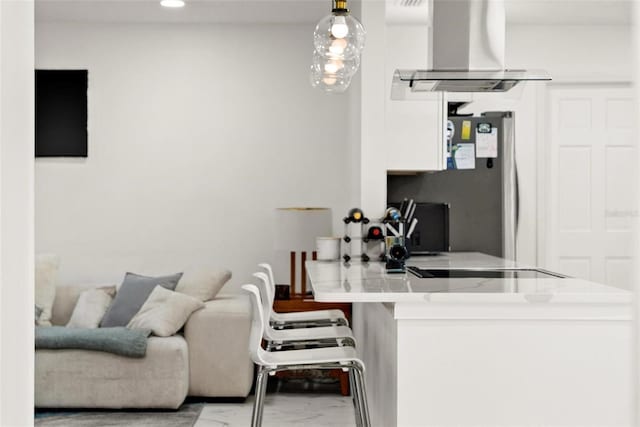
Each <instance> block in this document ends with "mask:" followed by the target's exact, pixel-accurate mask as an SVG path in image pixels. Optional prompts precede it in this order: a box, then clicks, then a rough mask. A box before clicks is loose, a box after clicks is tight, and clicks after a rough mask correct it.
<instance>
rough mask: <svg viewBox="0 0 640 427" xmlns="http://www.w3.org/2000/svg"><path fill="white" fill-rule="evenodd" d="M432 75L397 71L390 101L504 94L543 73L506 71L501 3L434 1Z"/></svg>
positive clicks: (497, 0)
mask: <svg viewBox="0 0 640 427" xmlns="http://www.w3.org/2000/svg"><path fill="white" fill-rule="evenodd" d="M432 17H433V19H432V25H431V38H430V42H431V44H432V47H431V63H432V64H433V69H431V70H396V71H395V73H394V76H393V83H392V91H391V98H392V99H404V98H405V97H406V96H407V94H408V93H411V92H433V91H444V92H505V91H508V90H509V89H511V88H512V87H514V86H515V85H517V84H518V83H519V82H522V81H547V80H551V78H550V76H549V74H548V73H547V72H545V71H542V70H529V71H526V70H505V67H504V47H505V27H506V20H505V9H504V0H433V13H432Z"/></svg>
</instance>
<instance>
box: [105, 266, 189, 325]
mask: <svg viewBox="0 0 640 427" xmlns="http://www.w3.org/2000/svg"><path fill="white" fill-rule="evenodd" d="M181 277H182V273H176V274H172V275H171V276H163V277H147V276H140V275H138V274H134V273H127V274H126V275H125V277H124V281H123V282H122V286H120V289H119V290H118V293H117V294H116V297H115V299H114V300H113V302H112V303H111V306H110V307H109V310H107V313H106V314H105V315H104V317H103V318H102V322H101V323H100V326H102V327H103V328H109V327H114V326H127V324H128V323H129V322H130V321H131V319H132V318H133V316H135V315H136V313H137V312H138V311H140V308H141V307H142V305H143V304H144V302H145V301H146V300H147V298H148V297H149V295H150V294H151V292H152V291H153V289H154V288H155V287H156V286H158V285H160V286H162V287H163V288H167V289H169V290H171V291H172V290H174V289H175V288H176V285H177V284H178V281H179V280H180V278H181Z"/></svg>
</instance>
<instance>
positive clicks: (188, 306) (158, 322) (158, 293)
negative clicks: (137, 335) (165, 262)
mask: <svg viewBox="0 0 640 427" xmlns="http://www.w3.org/2000/svg"><path fill="white" fill-rule="evenodd" d="M202 307H204V304H203V303H202V301H200V300H198V299H196V298H194V297H192V296H189V295H184V294H181V293H179V292H174V291H170V290H169V289H166V288H163V287H162V286H156V287H155V288H154V289H153V291H152V292H151V294H150V295H149V298H147V300H146V301H145V303H144V304H143V305H142V307H141V308H140V311H138V312H137V313H136V315H135V316H133V319H131V321H130V322H129V324H128V325H127V328H130V329H151V331H152V332H153V334H154V335H157V336H159V337H169V336H171V335H173V334H175V333H176V332H178V331H179V330H180V328H182V327H183V326H184V324H185V322H186V321H187V319H188V318H189V316H191V313H193V312H194V311H196V310H198V309H200V308H202Z"/></svg>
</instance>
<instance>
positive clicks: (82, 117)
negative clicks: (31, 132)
mask: <svg viewBox="0 0 640 427" xmlns="http://www.w3.org/2000/svg"><path fill="white" fill-rule="evenodd" d="M35 84H36V87H35V95H36V102H35V104H36V112H35V116H36V117H35V120H36V135H35V137H36V138H35V139H36V157H87V84H88V73H87V70H36V75H35Z"/></svg>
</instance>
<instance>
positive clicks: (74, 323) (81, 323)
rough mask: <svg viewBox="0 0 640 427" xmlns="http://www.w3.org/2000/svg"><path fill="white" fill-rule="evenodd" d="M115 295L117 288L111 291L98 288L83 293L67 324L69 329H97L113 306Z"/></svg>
mask: <svg viewBox="0 0 640 427" xmlns="http://www.w3.org/2000/svg"><path fill="white" fill-rule="evenodd" d="M115 293H116V288H115V286H114V287H113V288H110V289H103V288H100V289H98V288H97V289H89V290H86V291H84V292H82V293H81V294H80V297H79V298H78V302H77V303H76V306H75V308H74V309H73V313H72V314H71V319H69V322H68V323H67V328H90V329H93V328H97V327H98V326H99V325H100V321H101V320H102V317H104V314H105V313H106V312H107V309H108V308H109V305H111V301H112V300H113V296H114V295H115Z"/></svg>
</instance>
